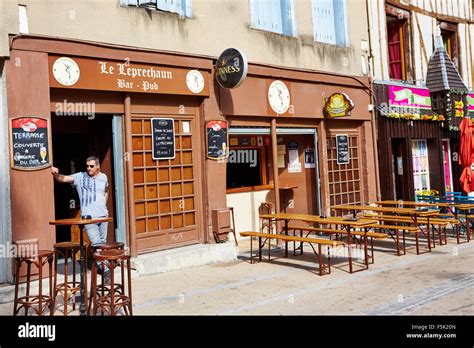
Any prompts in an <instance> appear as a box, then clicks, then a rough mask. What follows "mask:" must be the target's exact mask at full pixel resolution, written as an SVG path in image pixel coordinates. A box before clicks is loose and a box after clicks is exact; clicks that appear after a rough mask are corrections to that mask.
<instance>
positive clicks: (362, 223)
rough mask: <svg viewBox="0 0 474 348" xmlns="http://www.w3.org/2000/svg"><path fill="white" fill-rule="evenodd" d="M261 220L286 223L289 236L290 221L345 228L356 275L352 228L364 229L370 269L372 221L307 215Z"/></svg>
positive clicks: (270, 216) (285, 228) (285, 231)
mask: <svg viewBox="0 0 474 348" xmlns="http://www.w3.org/2000/svg"><path fill="white" fill-rule="evenodd" d="M260 218H261V219H266V220H268V221H269V225H271V221H281V220H283V221H284V227H283V231H282V232H283V233H284V234H285V235H288V224H289V221H290V220H294V221H300V222H306V223H313V224H317V225H336V226H343V227H344V229H345V230H346V231H347V240H348V259H349V272H350V273H354V271H353V266H352V253H351V248H352V231H351V229H352V228H364V231H365V238H364V254H365V267H366V269H368V267H369V262H368V251H367V249H368V245H367V236H366V234H367V232H368V230H367V228H369V227H371V226H373V225H374V224H376V222H374V220H371V219H345V218H341V217H320V216H317V215H305V214H287V213H279V214H262V215H260ZM285 257H288V241H285Z"/></svg>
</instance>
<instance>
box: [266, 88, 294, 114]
mask: <svg viewBox="0 0 474 348" xmlns="http://www.w3.org/2000/svg"><path fill="white" fill-rule="evenodd" d="M268 102H269V103H270V106H271V108H272V109H273V111H275V112H276V113H277V114H284V113H285V112H287V111H288V108H289V107H290V91H289V90H288V87H286V85H285V83H284V82H283V81H280V80H277V81H273V82H272V84H271V85H270V87H268Z"/></svg>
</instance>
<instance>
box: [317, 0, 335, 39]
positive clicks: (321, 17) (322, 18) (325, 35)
mask: <svg viewBox="0 0 474 348" xmlns="http://www.w3.org/2000/svg"><path fill="white" fill-rule="evenodd" d="M312 5H313V29H314V39H315V41H319V42H325V43H329V44H335V43H336V32H335V26H334V4H333V0H313V2H312Z"/></svg>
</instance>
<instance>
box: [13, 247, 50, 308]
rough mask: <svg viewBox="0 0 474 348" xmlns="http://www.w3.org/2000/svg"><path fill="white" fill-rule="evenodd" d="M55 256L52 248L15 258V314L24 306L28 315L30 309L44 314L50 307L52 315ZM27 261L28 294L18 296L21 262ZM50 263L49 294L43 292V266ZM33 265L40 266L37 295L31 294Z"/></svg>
mask: <svg viewBox="0 0 474 348" xmlns="http://www.w3.org/2000/svg"><path fill="white" fill-rule="evenodd" d="M53 257H54V252H53V251H50V250H39V251H38V253H37V255H36V256H25V257H23V256H18V257H16V258H15V278H16V280H15V300H14V304H13V315H18V312H19V311H20V310H21V309H22V308H24V309H25V315H28V310H29V309H30V308H33V310H34V311H35V312H36V314H38V315H43V312H44V309H45V308H46V307H49V313H50V315H53V312H54V301H53ZM23 262H25V263H26V266H27V271H26V296H21V297H18V291H19V285H20V268H21V264H22V263H23ZM46 262H47V263H48V265H49V276H48V278H49V295H44V294H43V266H44V265H45V264H46ZM31 265H34V266H36V267H37V268H38V283H39V289H38V294H37V295H30V285H31Z"/></svg>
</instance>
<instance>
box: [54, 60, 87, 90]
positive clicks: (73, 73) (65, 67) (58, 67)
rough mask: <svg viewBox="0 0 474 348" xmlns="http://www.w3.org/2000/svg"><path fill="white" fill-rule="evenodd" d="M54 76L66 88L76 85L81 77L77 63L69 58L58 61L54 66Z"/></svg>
mask: <svg viewBox="0 0 474 348" xmlns="http://www.w3.org/2000/svg"><path fill="white" fill-rule="evenodd" d="M53 75H54V78H55V79H56V81H58V82H59V83H60V84H62V85H64V86H72V85H74V84H75V83H76V82H77V80H79V77H80V75H81V73H80V70H79V66H78V65H77V63H76V62H75V61H74V60H72V59H71V58H68V57H61V58H58V59H56V61H55V62H54V64H53Z"/></svg>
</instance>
